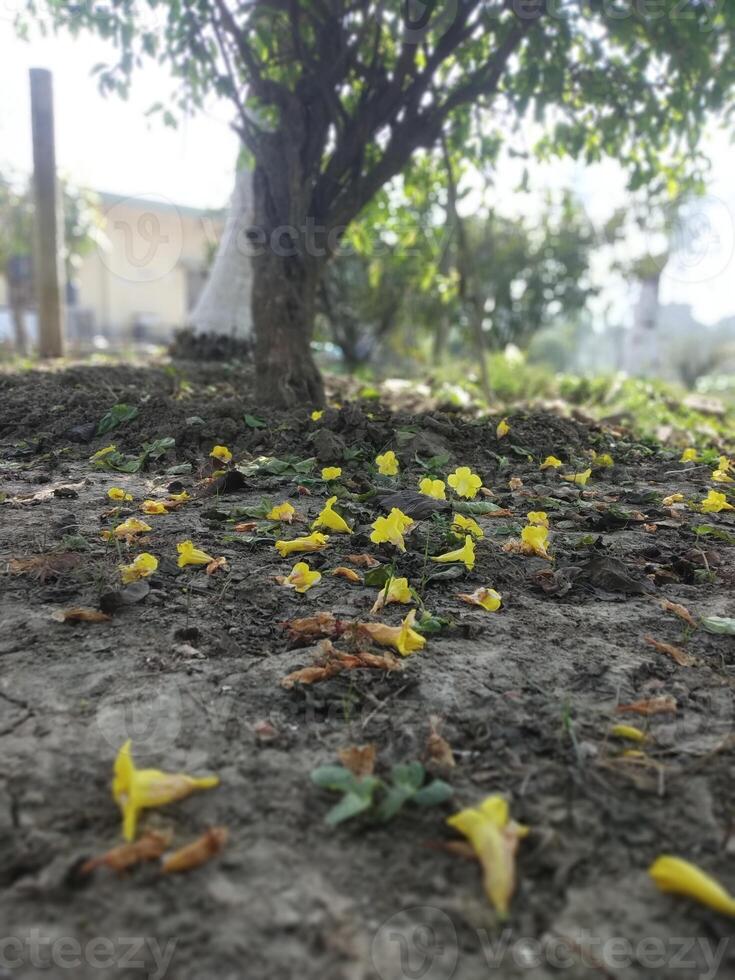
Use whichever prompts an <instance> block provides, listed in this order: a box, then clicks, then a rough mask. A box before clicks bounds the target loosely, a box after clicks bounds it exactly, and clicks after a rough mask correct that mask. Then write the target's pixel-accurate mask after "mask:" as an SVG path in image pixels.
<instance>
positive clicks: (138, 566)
mask: <svg viewBox="0 0 735 980" xmlns="http://www.w3.org/2000/svg"><path fill="white" fill-rule="evenodd" d="M157 568H158V559H157V558H156V557H155V556H154V555H150V554H148V552H147V551H144V552H143V553H142V554H140V555H138V556H137V557H136V558H134V559H133V561H132V562H131V563H130V564H129V565H120V575H121V577H122V580H123V583H124V584H125V585H129V583H130V582H137V580H138V579H139V578H148V576H149V575H152V574H153V573H154V572H155V570H156V569H157Z"/></svg>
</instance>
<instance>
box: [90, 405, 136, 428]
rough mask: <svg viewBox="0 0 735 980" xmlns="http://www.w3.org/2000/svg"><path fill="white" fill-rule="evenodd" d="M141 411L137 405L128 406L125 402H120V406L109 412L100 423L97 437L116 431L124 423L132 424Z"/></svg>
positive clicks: (115, 406)
mask: <svg viewBox="0 0 735 980" xmlns="http://www.w3.org/2000/svg"><path fill="white" fill-rule="evenodd" d="M138 412H139V409H137V408H136V407H135V405H126V404H125V403H124V402H120V404H119V405H113V406H112V408H111V409H110V410H109V412H106V413H105V414H104V415H103V416H102V418H101V419H100V421H99V425H98V426H97V435H98V436H103V435H104V434H105V433H106V432H111V431H112V429H116V428H117V427H118V425H122V424H123V422H130V420H131V419H134V418H135V417H136V415H138Z"/></svg>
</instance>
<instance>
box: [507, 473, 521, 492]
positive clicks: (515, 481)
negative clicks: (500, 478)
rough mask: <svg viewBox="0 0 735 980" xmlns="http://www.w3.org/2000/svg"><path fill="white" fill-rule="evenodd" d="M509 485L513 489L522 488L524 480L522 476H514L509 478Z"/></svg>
mask: <svg viewBox="0 0 735 980" xmlns="http://www.w3.org/2000/svg"><path fill="white" fill-rule="evenodd" d="M508 486H509V487H510V489H511V490H522V489H523V480H522V479H521V478H520V476H512V477H511V478H510V480H508Z"/></svg>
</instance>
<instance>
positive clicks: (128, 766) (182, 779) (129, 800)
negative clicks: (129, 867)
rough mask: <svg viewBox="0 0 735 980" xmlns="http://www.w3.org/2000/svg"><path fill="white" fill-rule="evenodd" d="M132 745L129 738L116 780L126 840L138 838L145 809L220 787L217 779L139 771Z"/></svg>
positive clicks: (114, 787)
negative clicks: (136, 832) (139, 822)
mask: <svg viewBox="0 0 735 980" xmlns="http://www.w3.org/2000/svg"><path fill="white" fill-rule="evenodd" d="M130 746H131V742H130V739H128V740H127V742H126V743H125V744H124V745H123V747H122V748H121V749H120V751H119V752H118V754H117V759H115V770H114V778H113V781H112V795H113V797H114V799H115V802H116V803H117V805H118V806H119V807H120V810H121V811H122V815H123V836H124V838H125V840H128V841H131V840H134V839H135V831H136V828H137V826H138V817H139V815H140V811H141V810H148V809H150V808H151V807H157V806H165V805H166V803H173V802H174V801H175V800H183V799H184V797H185V796H189V795H190V794H191V793H193V792H194V791H195V790H198V789H211V788H212V787H213V786H217V785H219V778H218V777H217V776H204V777H201V778H195V777H194V776H187V775H185V774H184V773H181V772H177V773H168V772H161V771H160V770H158V769H136V768H135V763H134V762H133V757H132V755H131V751H130Z"/></svg>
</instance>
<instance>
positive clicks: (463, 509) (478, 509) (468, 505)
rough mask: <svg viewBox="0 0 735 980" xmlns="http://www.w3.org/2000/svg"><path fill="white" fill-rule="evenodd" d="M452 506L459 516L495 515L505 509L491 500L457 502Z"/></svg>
mask: <svg viewBox="0 0 735 980" xmlns="http://www.w3.org/2000/svg"><path fill="white" fill-rule="evenodd" d="M452 506H453V507H454V509H455V511H456V512H457V513H458V514H480V515H482V514H494V513H495V512H496V511H498V510H502V509H503V508H502V507H500V506H499V505H498V504H493V503H491V502H490V501H489V500H455V501H454V503H453V504H452Z"/></svg>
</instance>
